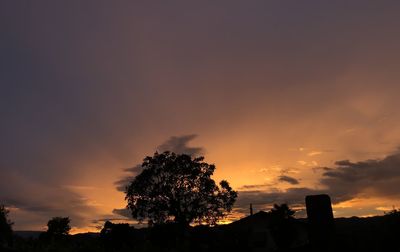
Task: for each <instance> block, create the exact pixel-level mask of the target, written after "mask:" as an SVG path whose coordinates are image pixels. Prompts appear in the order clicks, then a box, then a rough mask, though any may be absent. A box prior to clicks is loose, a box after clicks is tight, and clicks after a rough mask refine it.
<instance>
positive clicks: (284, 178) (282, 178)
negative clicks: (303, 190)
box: [278, 175, 299, 185]
mask: <svg viewBox="0 0 400 252" xmlns="http://www.w3.org/2000/svg"><path fill="white" fill-rule="evenodd" d="M278 180H279V181H281V182H287V183H289V184H292V185H297V184H299V181H298V180H297V179H295V178H293V177H290V176H286V175H282V176H279V177H278Z"/></svg>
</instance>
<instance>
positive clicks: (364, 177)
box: [237, 152, 400, 208]
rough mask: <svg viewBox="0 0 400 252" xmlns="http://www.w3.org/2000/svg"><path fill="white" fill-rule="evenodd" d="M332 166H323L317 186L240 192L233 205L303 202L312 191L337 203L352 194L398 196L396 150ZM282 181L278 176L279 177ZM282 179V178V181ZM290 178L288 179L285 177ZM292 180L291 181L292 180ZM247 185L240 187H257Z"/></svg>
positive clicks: (398, 155) (399, 167)
mask: <svg viewBox="0 0 400 252" xmlns="http://www.w3.org/2000/svg"><path fill="white" fill-rule="evenodd" d="M335 164H336V167H325V168H323V170H324V172H323V173H322V177H321V179H320V184H321V185H322V186H321V189H312V188H305V187H292V188H289V189H287V190H286V191H284V192H282V191H278V190H276V191H272V192H271V191H265V190H264V191H263V190H249V191H241V192H240V193H239V198H238V202H237V207H240V208H247V207H248V205H249V204H250V203H253V204H260V205H268V204H273V203H282V202H288V203H290V204H304V198H305V196H307V195H312V194H322V193H325V194H329V195H330V196H331V198H332V202H333V203H339V202H343V201H346V200H350V199H353V198H355V197H374V196H378V197H384V198H392V199H396V198H399V197H400V188H399V186H398V185H399V184H400V152H395V153H393V154H390V155H388V156H386V157H385V158H383V159H375V160H366V161H360V162H350V161H348V160H343V161H337V162H335ZM279 179H280V180H282V177H280V178H279ZM286 180H287V179H286V178H285V179H283V181H285V182H286ZM289 180H291V179H289ZM292 182H294V181H292ZM257 186H258V185H254V187H252V185H248V186H247V187H244V189H252V188H257Z"/></svg>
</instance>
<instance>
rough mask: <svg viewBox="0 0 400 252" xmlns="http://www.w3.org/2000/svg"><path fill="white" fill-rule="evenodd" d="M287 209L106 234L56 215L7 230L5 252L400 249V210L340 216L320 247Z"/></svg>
mask: <svg viewBox="0 0 400 252" xmlns="http://www.w3.org/2000/svg"><path fill="white" fill-rule="evenodd" d="M285 209H286V210H285ZM287 209H289V210H290V208H287V205H281V206H275V208H274V209H273V210H271V211H269V212H258V213H256V214H254V215H250V216H248V217H245V218H243V219H241V220H239V221H236V222H233V223H231V224H227V225H217V226H214V227H210V226H201V225H198V226H194V227H192V226H189V227H187V226H182V225H180V224H177V223H168V224H161V225H154V226H153V227H148V228H140V229H138V228H134V227H133V226H130V225H129V224H114V223H111V222H109V221H107V222H105V224H104V226H103V229H102V230H101V232H100V233H86V234H76V235H69V234H68V231H69V218H67V217H65V218H62V217H55V218H53V219H51V220H50V221H49V222H48V230H47V231H46V232H43V233H41V234H40V235H39V236H38V237H28V238H27V237H25V238H24V237H21V236H20V235H18V232H16V233H15V234H14V235H12V236H11V239H9V240H6V239H4V236H3V234H4V232H2V233H1V242H2V243H1V251H10V252H11V251H15V252H17V251H34V252H35V251H44V252H46V251H61V252H62V251H66V252H67V251H88V252H90V251H105V252H106V251H110V252H111V251H116V252H117V251H121V252H124V251H138V252H142V251H160V252H161V251H166V252H172V251H195V252H197V251H199V252H201V251H322V250H321V249H323V251H400V248H399V245H398V244H399V242H398V237H399V232H400V211H398V210H393V211H391V212H389V213H387V214H385V215H384V216H376V217H368V218H357V217H352V218H337V219H334V233H332V234H331V236H330V237H327V239H326V240H325V242H324V244H322V245H318V247H316V246H314V244H313V243H312V241H310V239H309V238H310V237H309V236H308V234H309V229H310V227H309V223H308V221H307V219H295V218H294V217H293V215H292V214H291V212H289V214H287V213H288V212H287ZM9 224H11V223H9ZM265 227H267V228H265ZM265 230H268V232H264V231H265ZM2 231H3V230H2ZM321 246H322V247H321Z"/></svg>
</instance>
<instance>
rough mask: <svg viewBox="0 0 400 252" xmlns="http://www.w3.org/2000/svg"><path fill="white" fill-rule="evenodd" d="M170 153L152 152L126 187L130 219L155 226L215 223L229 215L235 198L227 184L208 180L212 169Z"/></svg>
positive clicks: (199, 162) (185, 157) (199, 160)
mask: <svg viewBox="0 0 400 252" xmlns="http://www.w3.org/2000/svg"><path fill="white" fill-rule="evenodd" d="M203 160H204V158H203V157H196V158H192V157H191V156H189V155H186V154H175V153H172V152H168V151H166V152H164V153H161V154H159V153H157V152H156V153H155V154H154V156H153V157H146V158H145V159H144V161H143V164H142V168H143V171H142V172H141V173H140V174H139V175H138V176H136V177H135V178H134V180H133V181H132V182H131V183H130V185H129V186H128V187H127V191H126V200H127V201H128V206H127V207H128V208H129V209H130V210H131V212H132V216H133V218H135V219H138V220H139V221H143V220H144V219H148V220H150V221H153V222H154V223H155V224H160V223H165V222H169V221H173V222H175V223H179V224H183V225H185V226H186V225H188V224H190V223H192V222H195V221H196V222H202V223H207V224H215V223H216V222H217V221H218V220H219V219H220V218H222V217H224V216H225V214H226V213H227V212H230V211H231V209H232V206H233V204H234V202H235V200H236V198H237V192H235V191H233V190H232V188H231V187H230V186H229V183H228V182H227V181H225V180H222V181H221V182H220V183H219V186H218V185H216V183H215V181H214V180H213V179H212V178H211V176H212V175H213V173H214V170H215V166H214V165H212V164H211V165H210V164H207V163H205V162H203Z"/></svg>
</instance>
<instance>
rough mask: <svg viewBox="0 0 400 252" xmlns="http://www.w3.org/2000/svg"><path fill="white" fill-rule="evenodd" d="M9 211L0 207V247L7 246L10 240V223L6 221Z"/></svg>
mask: <svg viewBox="0 0 400 252" xmlns="http://www.w3.org/2000/svg"><path fill="white" fill-rule="evenodd" d="M8 214H9V211H8V210H7V209H6V208H5V207H4V206H2V205H0V247H1V246H2V245H3V244H9V243H10V242H11V239H12V228H11V226H12V224H13V223H12V222H11V221H10V220H9V219H8Z"/></svg>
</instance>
